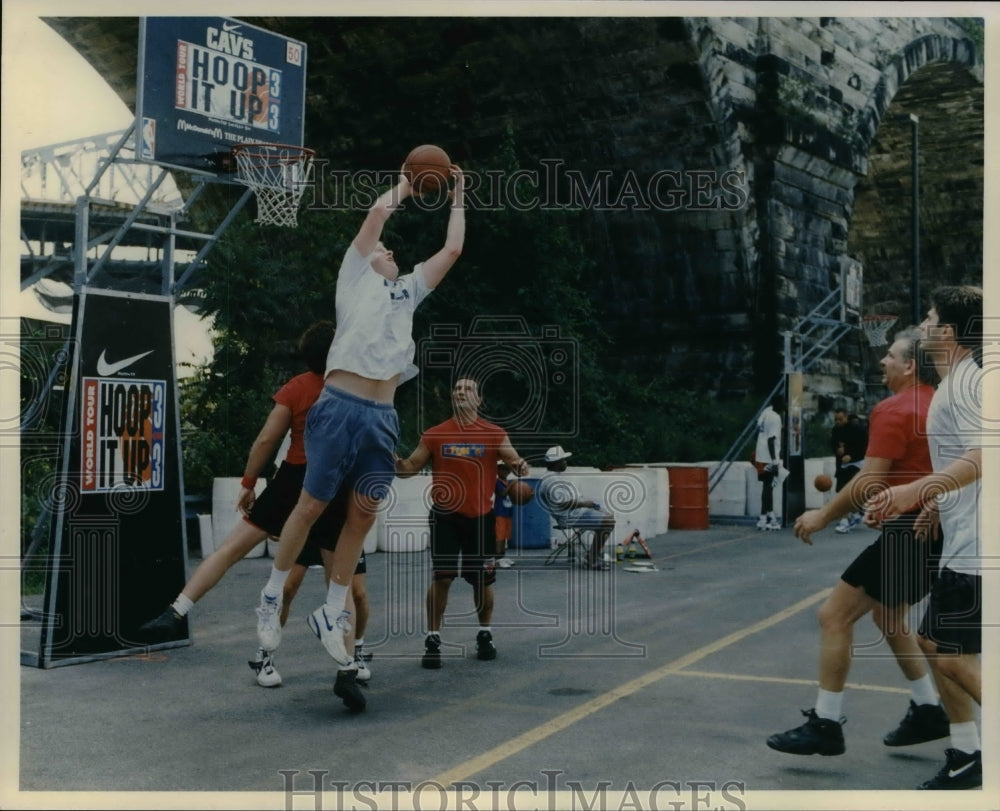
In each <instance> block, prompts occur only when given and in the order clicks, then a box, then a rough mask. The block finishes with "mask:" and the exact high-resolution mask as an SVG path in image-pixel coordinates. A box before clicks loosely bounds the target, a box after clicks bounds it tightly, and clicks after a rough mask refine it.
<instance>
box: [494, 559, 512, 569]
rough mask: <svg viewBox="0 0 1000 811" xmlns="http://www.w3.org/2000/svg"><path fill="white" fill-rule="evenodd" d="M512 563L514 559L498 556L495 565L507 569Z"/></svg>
mask: <svg viewBox="0 0 1000 811" xmlns="http://www.w3.org/2000/svg"><path fill="white" fill-rule="evenodd" d="M513 565H514V561H512V560H511V559H510V558H500V560H498V561H497V566H499V567H500V568H501V569H509V568H510V567H511V566H513Z"/></svg>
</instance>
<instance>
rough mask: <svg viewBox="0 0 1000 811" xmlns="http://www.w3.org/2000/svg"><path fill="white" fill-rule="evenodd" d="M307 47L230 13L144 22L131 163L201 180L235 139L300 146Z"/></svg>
mask: <svg viewBox="0 0 1000 811" xmlns="http://www.w3.org/2000/svg"><path fill="white" fill-rule="evenodd" d="M305 82H306V46H305V43H303V42H299V41H298V40H294V39H290V38H288V37H284V36H281V35H279V34H275V33H273V32H271V31H266V30H264V29H263V28H258V27H257V26H254V25H250V24H249V23H245V22H242V21H240V20H234V19H231V18H229V17H144V18H142V19H141V20H140V25H139V74H138V77H137V81H136V87H137V97H136V157H137V158H138V159H139V160H142V161H148V162H150V163H157V164H160V165H163V166H167V167H171V168H180V169H185V170H188V171H192V172H199V173H206V174H227V173H231V172H232V171H233V170H234V168H235V167H234V166H233V164H232V163H231V150H232V148H233V147H234V146H236V145H237V144H241V143H250V142H260V141H264V142H268V143H275V144H291V145H293V146H302V145H303V144H302V138H303V128H304V123H305Z"/></svg>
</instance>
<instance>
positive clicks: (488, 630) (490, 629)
mask: <svg viewBox="0 0 1000 811" xmlns="http://www.w3.org/2000/svg"><path fill="white" fill-rule="evenodd" d="M479 630H480V632H482V631H486V632H487V633H491V634H492V633H493V629H492V628H491V627H490V626H489V625H480V626H479Z"/></svg>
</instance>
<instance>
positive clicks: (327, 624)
mask: <svg viewBox="0 0 1000 811" xmlns="http://www.w3.org/2000/svg"><path fill="white" fill-rule="evenodd" d="M323 622H325V623H326V630H328V631H332V630H333V626H332V625H331V624H330V618H329V617H328V616H327V615H326V609H325V608H324V609H323Z"/></svg>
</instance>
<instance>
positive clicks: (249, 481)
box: [240, 476, 257, 490]
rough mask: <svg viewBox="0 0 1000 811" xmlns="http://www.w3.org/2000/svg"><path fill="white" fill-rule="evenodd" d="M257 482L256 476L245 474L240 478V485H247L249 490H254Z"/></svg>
mask: <svg viewBox="0 0 1000 811" xmlns="http://www.w3.org/2000/svg"><path fill="white" fill-rule="evenodd" d="M256 484H257V477H256V476H244V477H243V478H242V479H240V486H241V487H245V488H246V489H247V490H253V488H254V487H255V486H256Z"/></svg>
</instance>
